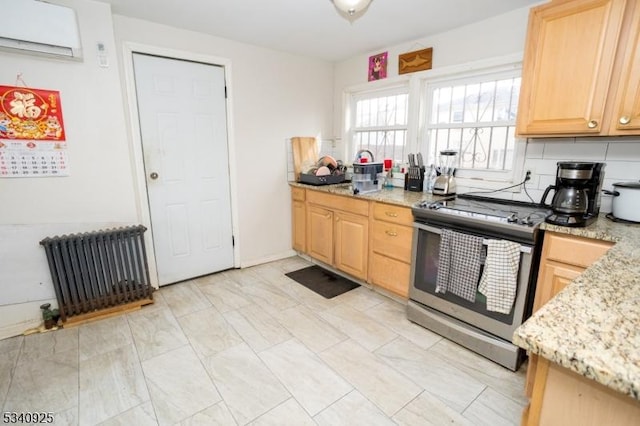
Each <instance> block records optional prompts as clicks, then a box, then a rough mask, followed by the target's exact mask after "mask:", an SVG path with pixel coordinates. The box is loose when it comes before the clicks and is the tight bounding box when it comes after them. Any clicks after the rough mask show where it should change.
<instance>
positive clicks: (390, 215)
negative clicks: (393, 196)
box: [384, 212, 398, 217]
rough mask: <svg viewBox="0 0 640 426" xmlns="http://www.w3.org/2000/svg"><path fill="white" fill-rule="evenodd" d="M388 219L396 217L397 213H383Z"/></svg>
mask: <svg viewBox="0 0 640 426" xmlns="http://www.w3.org/2000/svg"><path fill="white" fill-rule="evenodd" d="M384 213H385V214H386V215H387V216H389V217H398V213H396V212H384Z"/></svg>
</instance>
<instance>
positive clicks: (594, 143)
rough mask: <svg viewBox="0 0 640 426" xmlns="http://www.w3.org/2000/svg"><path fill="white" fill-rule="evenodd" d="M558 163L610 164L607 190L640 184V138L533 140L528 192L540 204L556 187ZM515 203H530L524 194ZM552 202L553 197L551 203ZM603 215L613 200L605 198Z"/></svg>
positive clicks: (529, 147) (528, 154) (527, 164)
mask: <svg viewBox="0 0 640 426" xmlns="http://www.w3.org/2000/svg"><path fill="white" fill-rule="evenodd" d="M558 161H596V162H604V163H606V164H607V165H606V167H605V173H604V183H603V188H605V189H611V188H612V184H613V183H615V182H625V181H638V180H640V138H627V137H624V138H621V137H617V138H616V137H606V138H561V139H560V138H555V139H529V140H528V141H527V148H526V153H525V161H524V170H531V171H532V172H533V173H532V179H531V181H529V182H527V192H529V195H531V197H532V198H533V199H534V200H535V201H539V200H540V199H541V198H542V194H543V192H544V190H545V188H547V186H549V185H553V184H554V183H555V176H556V168H557V165H556V163H557V162H558ZM513 199H515V200H522V201H529V198H528V197H527V195H526V193H525V192H524V191H522V192H520V193H517V194H514V195H513ZM547 201H548V202H551V195H549V198H548V200H547ZM600 210H601V211H602V212H610V211H611V196H608V195H604V194H603V195H602V205H601V208H600Z"/></svg>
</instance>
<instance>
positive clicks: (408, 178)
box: [404, 167, 425, 192]
mask: <svg viewBox="0 0 640 426" xmlns="http://www.w3.org/2000/svg"><path fill="white" fill-rule="evenodd" d="M424 171H425V169H424V167H409V170H408V172H407V173H406V174H405V175H404V189H405V190H407V191H412V192H422V191H423V189H424Z"/></svg>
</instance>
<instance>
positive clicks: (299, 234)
mask: <svg viewBox="0 0 640 426" xmlns="http://www.w3.org/2000/svg"><path fill="white" fill-rule="evenodd" d="M306 221H307V211H306V208H305V204H304V202H303V201H293V202H292V203H291V223H292V225H293V229H292V233H291V239H292V241H291V243H292V246H293V249H294V250H297V251H301V252H303V253H304V252H306V249H307V246H306V241H307V236H306V233H307V227H306V226H305V224H306Z"/></svg>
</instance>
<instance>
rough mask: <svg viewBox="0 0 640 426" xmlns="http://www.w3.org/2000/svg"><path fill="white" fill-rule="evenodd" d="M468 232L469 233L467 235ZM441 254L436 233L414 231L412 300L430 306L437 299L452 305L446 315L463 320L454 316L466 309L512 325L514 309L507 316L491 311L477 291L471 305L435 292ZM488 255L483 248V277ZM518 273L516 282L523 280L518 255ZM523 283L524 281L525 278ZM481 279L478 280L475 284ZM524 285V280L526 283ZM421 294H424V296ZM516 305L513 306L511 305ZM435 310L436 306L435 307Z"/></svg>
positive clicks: (468, 302)
mask: <svg viewBox="0 0 640 426" xmlns="http://www.w3.org/2000/svg"><path fill="white" fill-rule="evenodd" d="M469 233H470V232H469ZM439 252H440V234H438V233H435V232H429V231H426V230H423V229H420V230H419V232H417V242H416V260H415V265H414V268H415V277H414V283H413V287H414V289H415V290H417V291H415V290H412V291H413V296H412V298H414V299H416V300H418V301H419V302H421V303H424V304H425V305H427V306H433V303H429V301H431V302H433V298H437V299H436V300H438V301H440V302H439V305H442V301H446V302H448V303H449V304H450V305H452V306H453V305H455V307H452V308H451V309H450V310H449V311H448V312H447V313H449V314H450V315H453V316H459V317H461V318H462V317H463V316H464V314H460V315H456V313H457V312H464V311H463V310H461V309H458V307H462V308H465V309H467V310H470V311H473V312H475V313H478V314H480V315H483V316H485V317H488V318H492V319H494V320H496V321H499V322H502V323H504V324H513V322H514V321H513V318H514V311H515V310H514V309H513V308H512V309H511V312H510V313H509V314H508V315H506V314H502V313H499V312H493V311H489V310H487V299H486V297H485V296H484V295H483V294H482V293H480V292H479V291H477V290H476V298H475V301H473V302H470V301H468V300H466V299H463V298H461V297H459V296H456V295H455V294H453V293H452V292H446V293H436V280H437V277H438V262H439V260H440V257H439ZM486 255H487V247H486V245H485V246H483V248H482V255H481V268H480V275H479V277H482V273H483V272H484V262H485V258H486ZM519 270H520V272H519V279H518V282H519V283H520V280H521V279H522V277H523V272H525V271H523V255H521V256H520V269H519ZM526 276H528V272H526ZM525 280H526V278H525ZM479 281H480V279H479V278H478V284H479ZM525 282H526V281H525ZM521 287H523V286H521V285H520V284H518V289H517V293H516V301H517V300H518V298H519V297H522V295H521V294H520V292H521V291H522V288H521ZM421 293H425V294H424V296H422V295H421ZM515 304H517V303H514V305H515ZM434 307H435V308H436V309H437V308H438V306H434Z"/></svg>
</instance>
